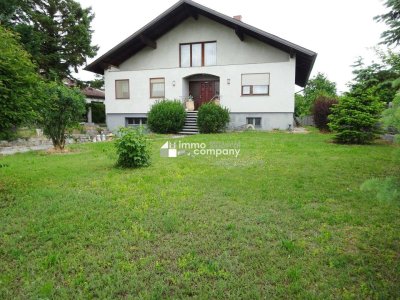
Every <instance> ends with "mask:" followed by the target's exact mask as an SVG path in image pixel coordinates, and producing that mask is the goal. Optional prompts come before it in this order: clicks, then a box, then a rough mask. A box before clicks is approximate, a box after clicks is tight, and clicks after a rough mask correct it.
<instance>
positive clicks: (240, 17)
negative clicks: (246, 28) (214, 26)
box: [233, 15, 242, 22]
mask: <svg viewBox="0 0 400 300" xmlns="http://www.w3.org/2000/svg"><path fill="white" fill-rule="evenodd" d="M233 18H234V19H235V20H238V21H240V22H242V15H237V16H233Z"/></svg>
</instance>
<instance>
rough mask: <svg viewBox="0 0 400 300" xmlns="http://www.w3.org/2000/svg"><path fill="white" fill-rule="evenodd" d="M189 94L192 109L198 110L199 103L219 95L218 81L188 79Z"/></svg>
mask: <svg viewBox="0 0 400 300" xmlns="http://www.w3.org/2000/svg"><path fill="white" fill-rule="evenodd" d="M189 95H191V96H192V97H193V100H194V109H195V110H198V109H199V107H200V106H201V105H203V104H205V103H208V102H210V101H211V100H213V99H215V98H216V97H217V96H219V81H217V80H207V81H190V82H189Z"/></svg>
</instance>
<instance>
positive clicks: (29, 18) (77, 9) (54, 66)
mask: <svg viewBox="0 0 400 300" xmlns="http://www.w3.org/2000/svg"><path fill="white" fill-rule="evenodd" d="M0 1H3V2H9V3H10V7H12V8H13V12H12V13H11V16H10V13H9V12H8V13H7V15H8V16H10V17H8V20H7V22H6V24H8V25H9V26H10V27H11V28H13V29H14V30H15V31H16V32H18V33H19V34H20V35H21V42H22V43H23V44H24V46H25V48H26V50H27V51H28V52H30V53H31V55H32V57H33V59H34V60H35V61H36V62H37V64H38V66H39V69H40V72H41V73H42V74H43V75H44V76H45V77H46V78H48V79H51V80H54V79H56V80H59V81H61V80H63V79H64V78H67V77H71V71H72V70H75V71H76V72H77V71H78V67H80V66H82V65H83V64H84V63H85V62H86V58H87V57H94V56H95V55H96V53H97V50H98V47H97V46H93V45H92V44H91V43H92V32H93V31H92V30H91V27H90V24H91V22H92V20H93V18H94V14H93V13H92V10H91V8H82V7H81V5H80V4H79V3H78V2H77V1H74V0H34V1H32V0H0ZM11 4H12V5H11ZM9 10H10V9H9Z"/></svg>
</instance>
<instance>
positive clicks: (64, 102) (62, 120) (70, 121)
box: [39, 83, 86, 150]
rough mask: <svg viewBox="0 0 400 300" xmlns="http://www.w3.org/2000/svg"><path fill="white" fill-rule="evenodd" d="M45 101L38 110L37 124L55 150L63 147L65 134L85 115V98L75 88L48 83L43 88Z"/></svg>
mask: <svg viewBox="0 0 400 300" xmlns="http://www.w3.org/2000/svg"><path fill="white" fill-rule="evenodd" d="M44 93H45V94H46V99H45V100H44V101H43V102H42V104H41V107H40V110H39V115H40V119H39V124H40V125H41V126H42V128H43V133H44V134H45V135H46V136H47V137H49V138H50V139H51V140H52V142H53V146H54V148H55V149H59V150H62V149H64V146H65V133H66V131H67V130H68V129H71V128H73V127H75V126H77V125H78V122H79V121H80V120H81V119H82V115H83V114H84V113H85V111H86V109H85V97H84V96H83V94H82V93H81V92H80V91H79V89H76V88H68V87H66V86H64V85H62V84H60V85H59V84H56V83H49V84H47V85H46V86H44Z"/></svg>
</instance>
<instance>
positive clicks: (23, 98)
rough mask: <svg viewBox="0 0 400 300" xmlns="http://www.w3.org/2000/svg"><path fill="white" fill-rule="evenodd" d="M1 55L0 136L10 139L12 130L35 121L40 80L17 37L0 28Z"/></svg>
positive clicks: (39, 96)
mask: <svg viewBox="0 0 400 300" xmlns="http://www.w3.org/2000/svg"><path fill="white" fill-rule="evenodd" d="M0 53H1V55H0V136H1V137H2V138H9V137H10V131H11V129H13V128H16V127H18V126H20V125H22V124H28V123H30V122H33V120H34V119H35V117H36V112H35V111H36V109H37V104H38V103H39V102H40V98H41V95H40V93H39V89H38V88H37V87H38V86H39V85H40V84H41V82H42V80H41V78H40V76H38V74H37V73H36V66H35V65H34V64H33V63H32V61H31V58H30V55H29V54H28V53H27V52H26V51H25V50H24V49H23V48H22V47H21V46H20V44H19V43H18V37H17V36H16V35H15V34H14V33H12V32H11V31H8V30H6V29H5V28H3V27H2V26H0Z"/></svg>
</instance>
